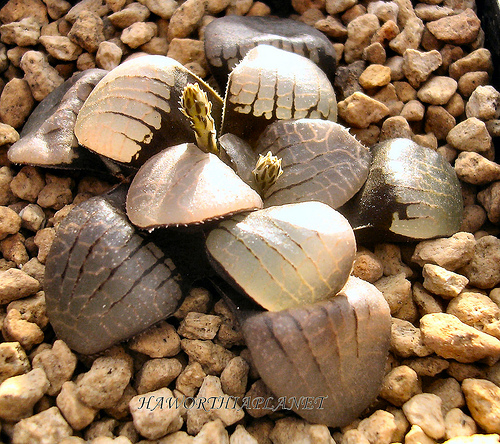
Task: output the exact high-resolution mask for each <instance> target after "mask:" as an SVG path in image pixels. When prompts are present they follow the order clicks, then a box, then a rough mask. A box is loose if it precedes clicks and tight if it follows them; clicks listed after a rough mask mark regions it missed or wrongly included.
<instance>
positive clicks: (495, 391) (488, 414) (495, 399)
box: [462, 379, 500, 433]
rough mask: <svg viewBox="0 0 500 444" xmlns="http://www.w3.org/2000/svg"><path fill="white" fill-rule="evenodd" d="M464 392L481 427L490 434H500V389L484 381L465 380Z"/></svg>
mask: <svg viewBox="0 0 500 444" xmlns="http://www.w3.org/2000/svg"><path fill="white" fill-rule="evenodd" d="M462 390H463V392H464V395H465V401H466V402H467V407H468V408H469V411H470V413H471V415H472V417H473V418H474V420H475V421H476V422H477V423H478V424H479V426H480V427H482V428H483V429H484V430H485V431H486V432H488V433H500V388H499V387H498V386H496V385H495V384H493V382H491V381H486V380H484V379H465V380H464V381H463V382H462Z"/></svg>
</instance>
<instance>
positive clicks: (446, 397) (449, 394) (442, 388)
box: [426, 378, 465, 415]
mask: <svg viewBox="0 0 500 444" xmlns="http://www.w3.org/2000/svg"><path fill="white" fill-rule="evenodd" d="M426 392H429V393H432V394H434V395H437V396H439V397H440V398H441V401H442V405H441V410H442V411H443V415H445V414H446V413H448V412H449V411H450V410H451V409H453V408H459V407H463V406H464V405H465V400H464V395H463V394H462V390H461V388H460V383H459V382H458V381H457V380H456V379H454V378H443V379H437V380H435V381H433V382H432V383H431V384H430V385H429V386H428V387H427V388H426Z"/></svg>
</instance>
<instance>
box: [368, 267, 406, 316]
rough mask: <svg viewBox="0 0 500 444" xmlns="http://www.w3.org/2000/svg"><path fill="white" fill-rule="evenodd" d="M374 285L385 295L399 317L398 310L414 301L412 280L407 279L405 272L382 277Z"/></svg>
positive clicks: (392, 309) (394, 313) (392, 312)
mask: <svg viewBox="0 0 500 444" xmlns="http://www.w3.org/2000/svg"><path fill="white" fill-rule="evenodd" d="M374 285H375V287H377V289H378V290H379V291H381V292H382V294H383V295H384V298H385V300H386V301H387V303H388V304H389V307H390V309H391V314H392V315H393V316H396V317H398V316H397V314H398V312H399V311H400V310H401V309H402V308H403V307H404V306H405V304H406V303H408V302H410V301H412V297H411V282H410V281H409V280H408V279H406V275H405V273H398V274H396V275H393V276H386V277H383V278H380V279H379V280H378V281H377V282H375V284H374Z"/></svg>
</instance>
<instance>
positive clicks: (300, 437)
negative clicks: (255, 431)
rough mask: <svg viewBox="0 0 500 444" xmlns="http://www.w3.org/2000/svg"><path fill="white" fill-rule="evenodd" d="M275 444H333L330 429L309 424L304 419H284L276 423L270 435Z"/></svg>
mask: <svg viewBox="0 0 500 444" xmlns="http://www.w3.org/2000/svg"><path fill="white" fill-rule="evenodd" d="M269 437H270V438H271V440H272V442H273V444H289V443H292V442H314V443H315V444H333V438H332V437H331V435H330V432H329V430H328V428H327V427H326V426H324V425H320V424H309V423H307V422H306V421H304V420H302V419H296V418H283V419H279V420H278V421H276V425H275V426H274V428H273V430H272V432H271V434H270V435H269Z"/></svg>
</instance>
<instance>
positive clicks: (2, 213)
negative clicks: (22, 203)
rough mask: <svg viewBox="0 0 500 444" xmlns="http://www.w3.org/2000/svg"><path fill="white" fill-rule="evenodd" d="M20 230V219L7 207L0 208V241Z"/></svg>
mask: <svg viewBox="0 0 500 444" xmlns="http://www.w3.org/2000/svg"><path fill="white" fill-rule="evenodd" d="M20 228H21V217H20V216H19V215H18V214H17V213H16V212H15V211H13V210H11V209H10V208H9V207H4V206H0V240H1V239H5V238H6V237H7V236H8V235H10V234H15V233H17V232H18V231H19V229H20Z"/></svg>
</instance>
